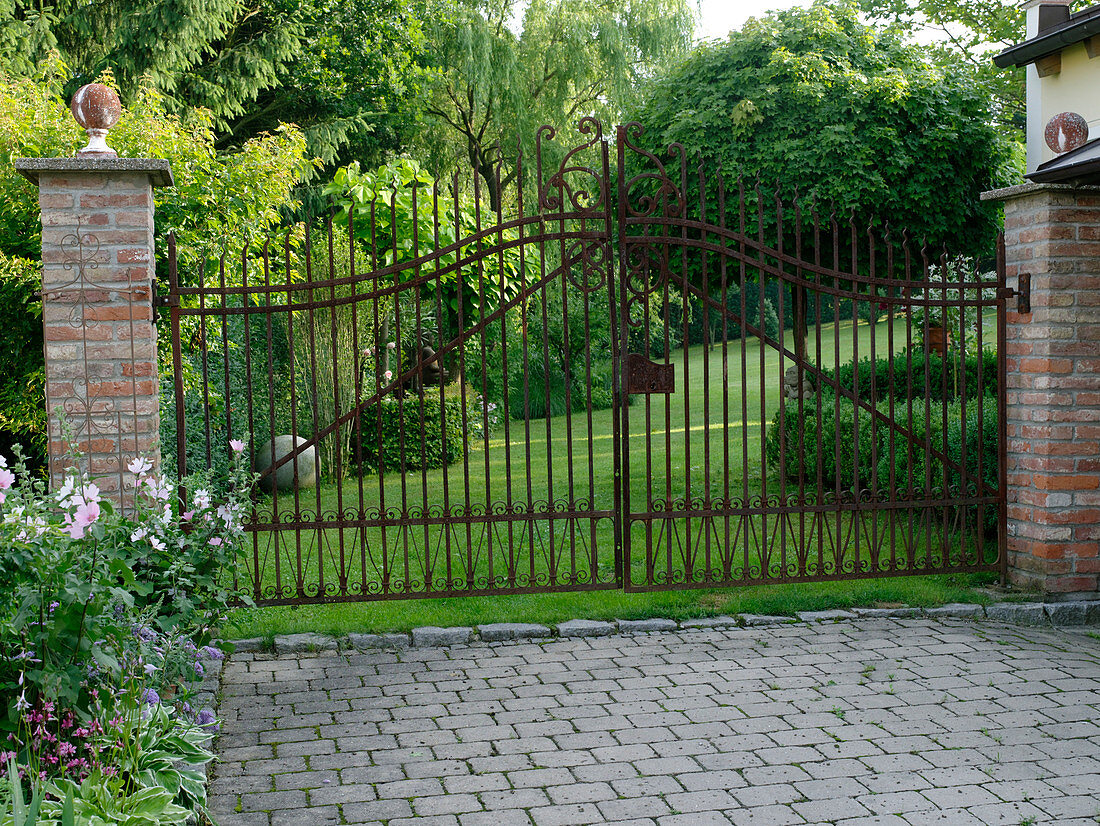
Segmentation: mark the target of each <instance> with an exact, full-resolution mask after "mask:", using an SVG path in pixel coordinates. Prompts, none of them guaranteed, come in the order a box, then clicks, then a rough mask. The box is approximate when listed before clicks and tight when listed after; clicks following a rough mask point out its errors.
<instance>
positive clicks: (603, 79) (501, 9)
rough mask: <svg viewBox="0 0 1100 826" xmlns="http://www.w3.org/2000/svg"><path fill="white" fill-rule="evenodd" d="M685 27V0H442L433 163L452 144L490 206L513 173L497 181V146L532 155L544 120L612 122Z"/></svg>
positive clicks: (678, 50) (433, 96)
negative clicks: (588, 118) (521, 149)
mask: <svg viewBox="0 0 1100 826" xmlns="http://www.w3.org/2000/svg"><path fill="white" fill-rule="evenodd" d="M693 24H694V18H693V15H692V12H691V9H690V6H689V3H688V2H687V0H600V2H594V0H530V1H529V2H521V0H450V2H448V3H447V4H445V5H442V6H441V8H440V9H439V13H438V14H435V15H433V16H432V23H431V27H430V30H429V38H430V40H431V42H432V54H433V57H434V60H433V63H432V68H433V69H434V74H433V77H432V81H431V83H430V84H429V85H428V87H427V89H428V92H429V98H428V103H427V106H426V116H427V117H426V124H427V125H428V127H429V131H428V132H427V136H426V139H427V141H428V143H429V144H430V145H431V148H432V149H433V150H434V154H435V155H436V159H437V164H440V163H446V160H447V156H448V155H450V158H452V159H453V157H454V155H453V153H454V151H455V150H456V149H457V150H458V154H459V156H460V157H461V159H462V163H463V164H469V165H470V166H471V167H472V168H473V169H475V170H476V171H477V173H478V174H479V175H480V176H481V178H482V179H483V182H484V183H483V186H484V189H485V191H486V194H487V196H488V199H489V202H490V205H491V207H492V208H493V209H494V210H495V209H497V208H498V207H499V206H500V200H501V192H502V191H503V189H504V188H505V187H506V186H507V185H508V184H509V183H510V182H511V181H512V179H513V177H514V176H515V174H516V172H515V169H514V167H513V168H512V169H511V171H506V172H505V173H504V175H503V179H502V180H499V181H498V179H497V177H496V172H495V170H496V164H497V159H498V150H499V151H501V152H503V153H504V155H505V157H509V156H511V155H513V154H514V152H515V149H516V140H517V137H518V138H519V139H521V140H522V141H523V142H524V151H525V153H526V154H527V157H528V158H533V157H534V153H533V151H531V149H532V146H533V143H534V138H535V134H536V131H537V129H538V127H539V126H541V125H543V124H549V125H551V126H554V127H558V128H564V127H570V126H572V125H575V123H576V122H577V121H578V120H580V119H581V118H582V117H584V116H585V115H595V116H597V117H599V118H602V119H604V120H605V122H607V121H613V120H615V119H617V118H618V117H619V116H620V114H621V112H622V110H623V107H624V106H625V105H626V104H627V103H628V101H630V100H631V99H632V95H633V93H634V90H635V89H636V87H637V86H638V84H640V83H641V82H643V81H644V80H646V79H647V78H649V77H650V76H652V75H653V74H654V73H655V72H657V71H658V70H660V69H662V68H666V67H668V66H670V65H672V63H674V62H675V60H677V59H679V58H680V57H682V56H683V55H684V54H685V53H686V51H687V48H688V46H689V44H690V42H691V36H692V28H693ZM441 159H442V161H441Z"/></svg>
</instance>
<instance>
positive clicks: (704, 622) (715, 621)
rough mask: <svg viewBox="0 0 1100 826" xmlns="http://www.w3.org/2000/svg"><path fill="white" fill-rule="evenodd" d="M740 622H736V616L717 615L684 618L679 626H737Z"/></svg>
mask: <svg viewBox="0 0 1100 826" xmlns="http://www.w3.org/2000/svg"><path fill="white" fill-rule="evenodd" d="M740 625H741V623H740V622H738V620H737V617H727V616H725V615H723V616H718V617H699V618H697V619H689V620H684V621H683V622H681V623H680V627H681V628H737V627H738V626H740Z"/></svg>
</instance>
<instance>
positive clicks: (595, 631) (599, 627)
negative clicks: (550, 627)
mask: <svg viewBox="0 0 1100 826" xmlns="http://www.w3.org/2000/svg"><path fill="white" fill-rule="evenodd" d="M556 627H557V629H558V636H559V637H608V636H611V635H612V634H614V633H615V623H613V622H601V621H599V620H586V619H574V620H567V621H566V622H559V623H558V624H557V626H556Z"/></svg>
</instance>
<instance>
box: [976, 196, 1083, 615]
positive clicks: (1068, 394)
mask: <svg viewBox="0 0 1100 826" xmlns="http://www.w3.org/2000/svg"><path fill="white" fill-rule="evenodd" d="M982 198H983V200H999V201H1002V202H1003V203H1004V212H1005V253H1006V263H1007V280H1008V285H1009V286H1010V287H1014V286H1018V285H1019V284H1021V283H1025V282H1026V281H1027V278H1024V279H1023V281H1021V276H1029V277H1030V299H1031V307H1030V310H1031V311H1030V312H1027V313H1020V312H1018V311H1017V309H1018V308H1017V303H1016V300H1015V299H1011V300H1010V302H1009V312H1008V319H1007V320H1008V325H1007V340H1006V346H1007V348H1008V351H1007V367H1008V387H1007V418H1008V422H1007V424H1008V565H1009V577H1010V579H1011V581H1012V582H1014V583H1015V584H1017V585H1020V586H1023V587H1028V588H1037V589H1038V590H1040V591H1042V592H1044V593H1045V594H1047V595H1048V596H1050V597H1056V596H1058V595H1063V594H1069V593H1080V592H1086V593H1088V592H1091V593H1093V594H1095V592H1096V591H1097V577H1098V573H1100V187H1085V188H1073V187H1069V186H1059V185H1038V184H1025V185H1023V186H1017V187H1011V188H1009V189H1003V190H997V191H994V192H987V193H985V194H984V195H983V196H982Z"/></svg>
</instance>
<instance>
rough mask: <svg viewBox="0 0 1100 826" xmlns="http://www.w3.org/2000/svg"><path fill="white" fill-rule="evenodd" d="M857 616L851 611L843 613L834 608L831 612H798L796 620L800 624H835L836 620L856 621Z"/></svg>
mask: <svg viewBox="0 0 1100 826" xmlns="http://www.w3.org/2000/svg"><path fill="white" fill-rule="evenodd" d="M857 616H858V615H857V614H855V613H853V612H852V611H844V610H842V609H840V608H834V609H832V610H831V611H799V612H798V618H799V619H800V620H802V622H836V621H837V620H849V619H856V618H857Z"/></svg>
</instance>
